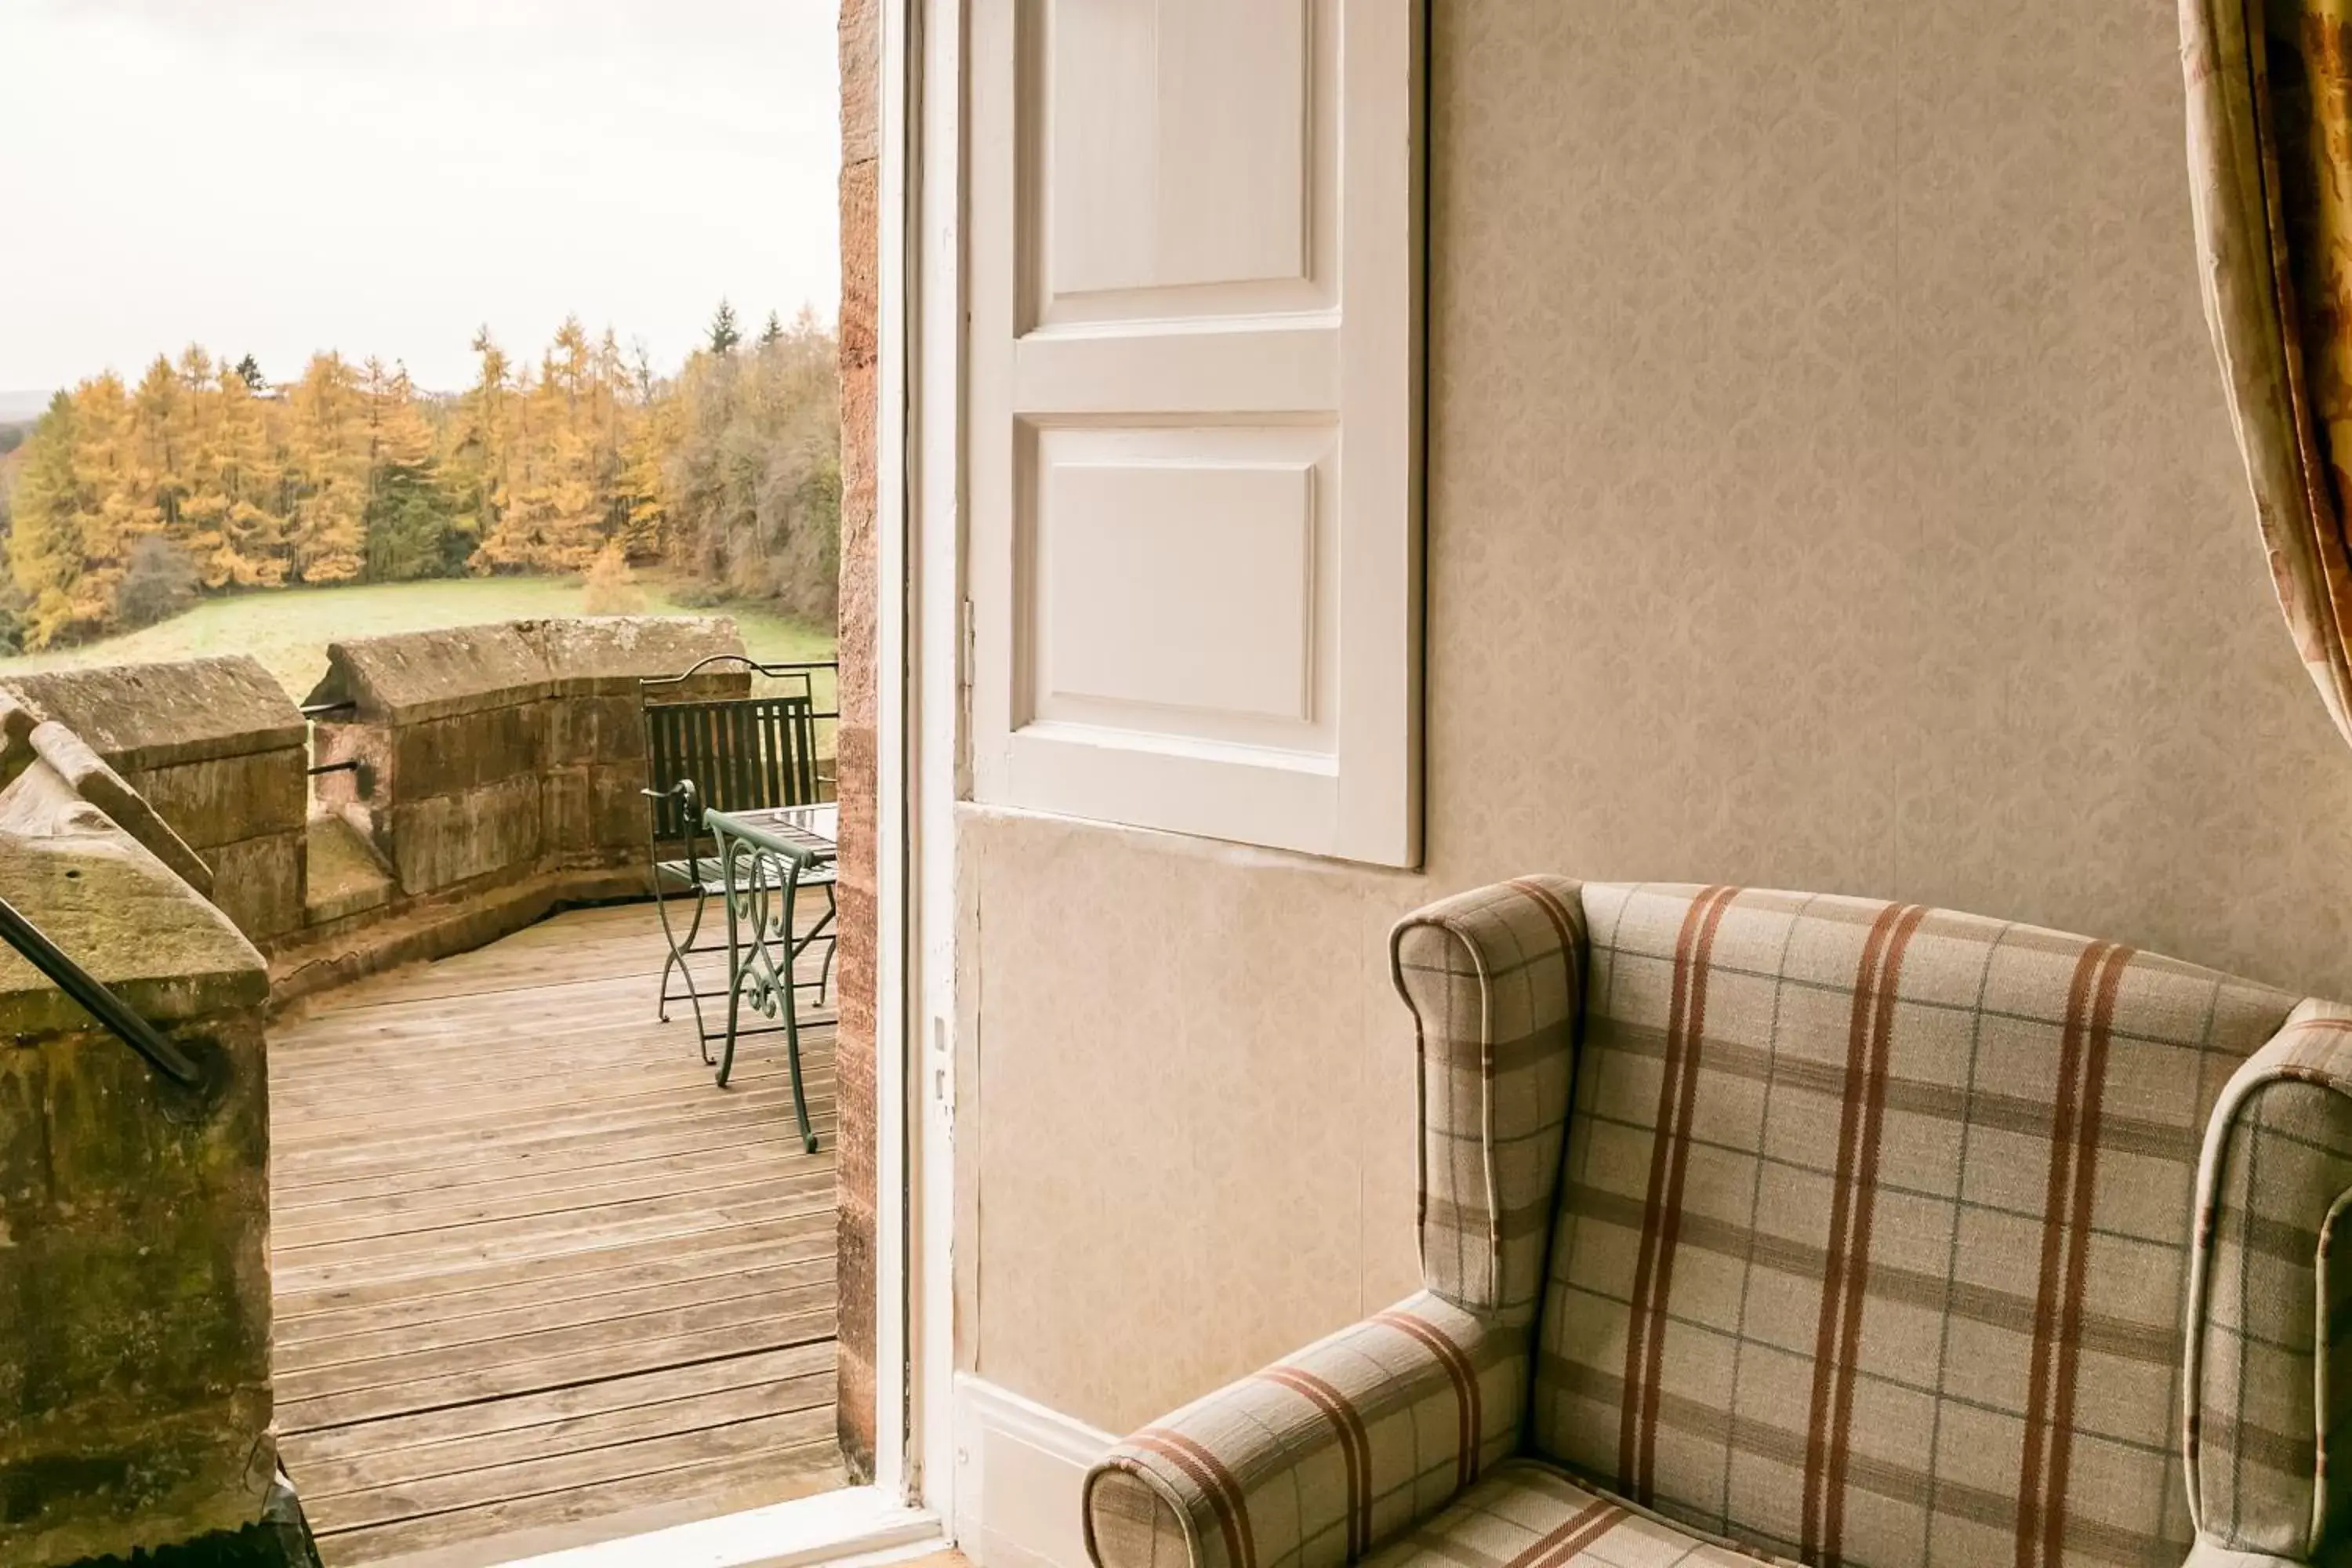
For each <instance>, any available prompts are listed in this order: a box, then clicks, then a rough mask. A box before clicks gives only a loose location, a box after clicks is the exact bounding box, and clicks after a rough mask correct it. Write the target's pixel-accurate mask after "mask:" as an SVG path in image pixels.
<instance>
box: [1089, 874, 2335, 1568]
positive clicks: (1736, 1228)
mask: <svg viewBox="0 0 2352 1568" xmlns="http://www.w3.org/2000/svg"><path fill="white" fill-rule="evenodd" d="M1394 955H1395V960H1396V973H1397V983H1398V985H1399V988H1400V989H1401V990H1402V992H1403V993H1404V994H1405V997H1406V999H1407V1001H1408V1002H1409V1003H1410V1004H1411V1005H1412V1009H1413V1012H1414V1015H1415V1016H1416V1018H1417V1020H1418V1021H1419V1024H1420V1026H1421V1040H1422V1059H1423V1075H1422V1076H1423V1089H1422V1093H1423V1105H1422V1115H1423V1132H1422V1137H1423V1143H1422V1157H1423V1206H1422V1218H1421V1231H1422V1245H1423V1267H1424V1272H1425V1274H1426V1277H1427V1280H1428V1283H1429V1287H1430V1292H1431V1293H1430V1294H1426V1295H1423V1296H1422V1297H1417V1298H1415V1301H1416V1302H1417V1303H1419V1307H1418V1315H1421V1316H1424V1317H1427V1318H1428V1319H1429V1320H1430V1321H1431V1323H1432V1324H1433V1325H1434V1324H1437V1323H1439V1322H1441V1321H1443V1322H1444V1323H1446V1324H1451V1325H1452V1326H1453V1332H1454V1335H1458V1336H1459V1337H1454V1338H1453V1342H1454V1344H1455V1345H1456V1346H1457V1347H1458V1348H1460V1349H1462V1350H1463V1351H1464V1352H1465V1353H1466V1354H1469V1355H1471V1356H1472V1359H1473V1363H1474V1364H1475V1365H1476V1366H1479V1367H1481V1368H1484V1369H1486V1375H1485V1376H1483V1377H1481V1378H1479V1379H1478V1380H1477V1386H1478V1387H1479V1388H1480V1390H1481V1391H1482V1393H1481V1397H1482V1400H1483V1402H1484V1403H1483V1404H1482V1405H1481V1406H1480V1411H1479V1414H1477V1415H1475V1416H1473V1415H1465V1414H1464V1408H1463V1405H1462V1404H1461V1397H1460V1388H1461V1378H1460V1374H1459V1373H1458V1372H1455V1373H1451V1375H1452V1377H1453V1380H1454V1390H1453V1392H1452V1393H1451V1394H1447V1395H1445V1396H1440V1393H1439V1391H1440V1389H1441V1387H1442V1385H1441V1384H1439V1383H1438V1381H1437V1379H1436V1377H1435V1376H1433V1372H1434V1371H1437V1370H1441V1369H1439V1366H1438V1363H1439V1362H1441V1361H1445V1360H1447V1359H1448V1358H1445V1357H1443V1356H1442V1355H1440V1356H1438V1357H1437V1358H1436V1359H1435V1360H1427V1361H1424V1360H1420V1359H1418V1358H1417V1357H1415V1359H1414V1361H1413V1364H1412V1367H1408V1368H1400V1369H1398V1370H1397V1371H1395V1372H1394V1373H1386V1372H1373V1371H1370V1370H1369V1369H1368V1368H1360V1369H1359V1379H1358V1381H1354V1382H1348V1383H1345V1384H1344V1387H1342V1386H1341V1380H1340V1379H1339V1378H1338V1377H1337V1376H1336V1375H1335V1373H1334V1372H1333V1370H1331V1369H1332V1368H1333V1367H1336V1366H1337V1365H1338V1364H1339V1363H1325V1362H1324V1361H1323V1360H1322V1359H1321V1358H1323V1357H1325V1356H1327V1355H1328V1354H1330V1353H1331V1350H1332V1347H1335V1346H1342V1345H1347V1344H1349V1343H1350V1342H1352V1339H1353V1336H1357V1335H1361V1334H1364V1333H1367V1332H1368V1331H1369V1328H1368V1327H1364V1326H1360V1327H1359V1328H1358V1329H1354V1330H1350V1331H1348V1332H1347V1333H1346V1334H1343V1335H1341V1336H1339V1337H1338V1338H1336V1339H1334V1340H1331V1341H1327V1342H1325V1343H1324V1345H1322V1346H1318V1347H1317V1349H1316V1350H1315V1351H1313V1352H1308V1353H1307V1357H1305V1358H1302V1359H1301V1361H1299V1362H1297V1363H1285V1364H1286V1366H1289V1367H1296V1368H1298V1369H1301V1370H1303V1371H1305V1372H1307V1373H1310V1374H1312V1376H1313V1377H1315V1378H1320V1379H1321V1380H1322V1382H1323V1383H1324V1384H1331V1385H1333V1386H1332V1387H1331V1388H1329V1389H1326V1388H1324V1387H1322V1386H1320V1385H1319V1384H1316V1383H1314V1382H1313V1381H1312V1380H1311V1379H1309V1380H1307V1381H1302V1380H1300V1379H1299V1378H1297V1377H1286V1376H1284V1375H1282V1373H1283V1369H1282V1368H1277V1369H1275V1370H1274V1371H1272V1372H1270V1373H1266V1374H1262V1375H1261V1377H1260V1378H1258V1379H1253V1380H1247V1381H1245V1382H1244V1383H1242V1384H1235V1385H1234V1386H1233V1387H1232V1388H1229V1389H1226V1390H1223V1391H1222V1392H1220V1393H1219V1394H1213V1395H1211V1396H1210V1397H1209V1398H1208V1399H1206V1400H1203V1401H1202V1402H1201V1403H1199V1404H1197V1405H1192V1406H1191V1407H1189V1408H1188V1409H1187V1410H1186V1411H1184V1412H1181V1413H1180V1414H1179V1415H1177V1416H1175V1417H1171V1419H1170V1421H1169V1422H1167V1423H1163V1424H1162V1425H1161V1426H1156V1427H1152V1428H1148V1429H1147V1430H1146V1431H1145V1432H1144V1433H1141V1434H1139V1435H1138V1436H1137V1437H1136V1438H1135V1439H1134V1440H1132V1441H1131V1442H1130V1443H1129V1445H1126V1446H1123V1447H1121V1448H1120V1449H1119V1450H1118V1452H1117V1453H1115V1454H1114V1455H1113V1457H1112V1458H1111V1459H1110V1460H1109V1461H1108V1462H1107V1465H1106V1466H1105V1467H1104V1468H1101V1469H1100V1470H1098V1471H1097V1474H1096V1475H1095V1476H1094V1477H1093V1478H1091V1479H1090V1482H1089V1492H1088V1515H1089V1517H1088V1529H1089V1542H1090V1545H1091V1546H1092V1548H1093V1550H1094V1552H1095V1556H1096V1561H1097V1563H1103V1564H1107V1565H1108V1564H1118V1565H1121V1568H1124V1565H1127V1564H1142V1563H1171V1564H1173V1563H1187V1564H1222V1565H1231V1568H1245V1565H1249V1564H1255V1563H1260V1562H1265V1563H1292V1562H1297V1563H1318V1564H1320V1563H1339V1562H1342V1561H1354V1560H1357V1559H1360V1558H1363V1557H1366V1556H1368V1555H1370V1554H1371V1553H1372V1552H1375V1551H1376V1550H1379V1549H1380V1548H1381V1546H1382V1543H1383V1542H1386V1543H1388V1544H1387V1545H1386V1549H1385V1550H1381V1551H1379V1556H1380V1561H1381V1563H1382V1564H1383V1565H1384V1568H1394V1565H1397V1564H1402V1563H1423V1562H1427V1563H1452V1564H1454V1565H1456V1568H1568V1565H1569V1564H1571V1563H1586V1562H1587V1561H1588V1560H1589V1561H1590V1562H1591V1563H1594V1564H1600V1565H1605V1568H1672V1565H1675V1564H1678V1563H1681V1562H1683V1561H1684V1560H1685V1558H1694V1559H1706V1561H1708V1562H1709V1563H1718V1564H1722V1565H1724V1568H1729V1565H1730V1564H1734V1563H1739V1562H1741V1561H1744V1560H1745V1559H1744V1558H1743V1556H1742V1553H1743V1552H1746V1553H1750V1554H1756V1555H1770V1556H1780V1557H1787V1558H1793V1559H1797V1560H1800V1561H1801V1562H1804V1563H1811V1564H1817V1565H1822V1568H1846V1565H1851V1568H1913V1565H1919V1564H1936V1563H1945V1564H1958V1565H1965V1568H1974V1565H1976V1564H2003V1565H2009V1564H2013V1565H2014V1568H2069V1565H2070V1564H2108V1565H2114V1568H2142V1565H2146V1568H2158V1565H2161V1568H2173V1565H2175V1564H2177V1563H2180V1562H2181V1561H2182V1559H2183V1557H2184V1556H2185V1555H2187V1554H2189V1551H2190V1548H2191V1544H2192V1542H2194V1545H2195V1550H2196V1554H2197V1559H2198V1560H2200V1561H2211V1562H2214V1563H2220V1562H2223V1561H2244V1560H2243V1559H2232V1558H2231V1556H2230V1554H2231V1552H2259V1553H2266V1554H2271V1555H2273V1556H2274V1557H2279V1558H2286V1559H2290V1560H2296V1561H2309V1562H2321V1561H2328V1560H2330V1559H2331V1558H2332V1556H2333V1555H2334V1554H2336V1553H2339V1552H2341V1551H2343V1550H2344V1548H2345V1546H2346V1544H2347V1542H2352V1505H2347V1497H2346V1493H2347V1489H2352V1456H2346V1455H2342V1454H2339V1453H2337V1452H2336V1434H2337V1433H2338V1432H2352V1267H2343V1266H2339V1267H2337V1268H2334V1269H2332V1270H2331V1268H2330V1266H2329V1262H2328V1258H2329V1252H2330V1249H2331V1247H2332V1245H2333V1243H2334V1242H2335V1240H2336V1234H2337V1232H2338V1231H2339V1230H2342V1229H2343V1228H2344V1226H2343V1225H2342V1223H2341V1219H2340V1216H2341V1215H2343V1213H2344V1212H2345V1210H2346V1209H2347V1208H2352V1010H2346V1009H2338V1008H2333V1007H2328V1006H2325V1005H2319V1004H2315V1003H2306V1004H2305V1005H2303V1006H2302V1007H2301V1008H2300V1009H2296V1008H2295V1004H2294V998H2293V997H2292V996H2289V995H2287V994H2284V993H2283V992H2279V991H2275V990H2272V989H2269V988H2266V987H2263V986H2260V985H2254V984H2248V983H2246V982H2242V981H2238V980H2233V979H2231V978H2230V977H2228V976H2225V975H2221V974H2217V973H2212V972H2210V971H2207V970H2202V969H2197V968H2193V967H2191V966H2189V965H2187V964H2181V963H2174V962H2172V961H2169V960H2167V959H2161V958H2155V957H2151V956H2149V955H2147V954H2143V953H2138V952H2133V951H2131V950H2130V949H2127V948H2124V947H2119V946H2117V945H2116V944H2114V943H2111V942H2090V941H2086V940H2084V939H2083V938H2080V937H2072V936H2064V935H2061V934H2059V933H2057V932H2053V931H2042V930H2038V929H2035V928H2032V927H2026V926H2018V925H2010V924H2004V923H2001V922H1999V921H1987V920H1980V919H1977V918H1975V917H1972V916H1967V915H1958V914H1952V913H1949V912H1946V911H1942V910H1928V909H1925V908H1922V907H1919V906H1916V905H1893V904H1885V903H1877V902H1870V901H1864V900H1853V899H1840V898H1825V897H1812V896H1808V895H1804V894H1797V893H1779V892H1760V891H1753V890H1741V889H1732V888H1722V887H1717V888H1688V887H1659V886H1638V887H1636V886H1623V885H1608V884H1598V883H1594V884H1585V885H1583V886H1581V887H1579V886H1578V885H1577V884H1574V883H1570V882H1566V881H1562V880H1559V879H1549V878H1544V879H1521V880H1520V881H1517V882H1515V883H1510V884H1505V885H1501V886H1497V887H1495V888H1490V889H1482V890H1480V891H1478V892H1475V893H1471V894H1465V895H1464V896H1463V897H1461V898H1458V899H1453V900H1446V901H1445V902H1444V903H1443V904H1439V905H1435V906H1433V907H1432V908H1431V909H1430V910H1425V911H1423V913H1421V914H1419V915H1416V916H1414V917H1412V919H1409V920H1408V921H1406V922H1405V923H1404V924H1403V925H1402V926H1401V927H1400V928H1399V931H1398V933H1397V936H1396V939H1395V944H1394ZM2291 1010H2292V1011H2293V1014H2294V1016H2293V1019H2292V1022H2290V1019H2289V1014H2290V1011H2291ZM2283 1026H2284V1032H2282V1029H2283ZM2265 1042H2268V1044H2265ZM2257 1053H2259V1054H2257ZM1570 1100H1572V1105H1571V1104H1570ZM2209 1123H2210V1129H2209ZM1563 1137H1564V1139H1565V1147H1564V1151H1563ZM1555 1160H1558V1162H1559V1165H1558V1173H1557V1174H1555V1173H1554V1168H1553V1165H1552V1162H1553V1161H1555ZM1544 1215H1550V1216H1551V1225H1550V1226H1549V1236H1547V1235H1546V1234H1545V1230H1546V1227H1545V1226H1543V1225H1542V1224H1539V1223H1535V1222H1536V1221H1537V1220H1539V1219H1540V1218H1541V1217H1542V1216H1544ZM1547 1257H1548V1258H1549V1274H1548V1277H1547V1278H1545V1279H1544V1280H1543V1284H1542V1289H1541V1292H1540V1300H1539V1302H1537V1303H1535V1305H1537V1306H1538V1307H1539V1309H1540V1310H1539V1314H1538V1322H1537V1324H1536V1326H1535V1329H1534V1347H1533V1388H1532V1394H1531V1395H1530V1396H1529V1397H1528V1402H1527V1413H1526V1422H1525V1425H1524V1427H1523V1428H1522V1429H1519V1430H1518V1431H1517V1432H1516V1433H1514V1432H1513V1431H1511V1430H1509V1429H1507V1426H1498V1425H1496V1423H1497V1422H1498V1421H1505V1420H1506V1419H1507V1418H1506V1417H1505V1416H1504V1415H1502V1413H1503V1412H1504V1411H1506V1410H1508V1409H1512V1408H1515V1405H1514V1401H1515V1400H1516V1397H1517V1389H1518V1387H1519V1386H1520V1385H1519V1384H1517V1383H1516V1382H1514V1381H1513V1380H1514V1379H1515V1378H1517V1376H1518V1375H1519V1373H1520V1363H1519V1361H1518V1358H1519V1356H1520V1354H1521V1352H1520V1350H1519V1348H1518V1346H1519V1343H1520V1342H1519V1340H1518V1339H1517V1334H1518V1333H1519V1332H1520V1331H1519V1330H1518V1329H1517V1328H1516V1327H1515V1326H1513V1327H1505V1326H1504V1325H1517V1324H1518V1323H1520V1322H1522V1321H1525V1318H1526V1315H1527V1313H1528V1310H1529V1308H1530V1303H1529V1300H1528V1295H1529V1291H1530V1289H1531V1288H1532V1287H1531V1285H1530V1281H1531V1280H1533V1279H1535V1278H1536V1277H1537V1274H1538V1271H1540V1270H1543V1269H1544V1268H1546V1264H1545V1259H1546V1258H1547ZM2192 1258H2194V1261H2195V1267H2194V1268H2192V1267H2191V1261H2192ZM2184 1298H2185V1299H2186V1300H2187V1301H2188V1309H2189V1314H2188V1321H2189V1332H2188V1337H2187V1343H2186V1345H2185V1346H2184V1343H2183V1332H2182V1327H2181V1324H2182V1311H2181V1308H2182V1302H2183V1300H2184ZM1457 1309H1467V1310H1457ZM1377 1321H1378V1320H1375V1322H1377ZM1472 1342H1475V1343H1476V1344H1477V1345H1478V1346H1479V1347H1480V1348H1479V1349H1478V1350H1476V1351H1475V1352H1474V1351H1472V1350H1471V1348H1470V1347H1471V1343H1472ZM1423 1348H1424V1349H1426V1348H1428V1347H1427V1346H1426V1345H1425V1344H1424V1345H1423ZM2184 1350H2185V1351H2186V1352H2187V1363H2186V1364H2187V1367H2188V1379H2187V1381H2188V1387H2189V1393H2190V1409H2189V1418H2188V1422H2187V1442H2186V1448H2187V1458H2188V1476H2189V1479H2188V1485H2187V1486H2186V1487H2184V1485H2183V1483H2182V1469H2181V1458H2182V1451H2183V1442H2182V1424H2181V1419H2180V1416H2179V1407H2180V1406H2179V1401H2180V1397H2181V1394H2180V1388H2181V1368H2182V1366H2183V1364H2184ZM1391 1377H1393V1378H1394V1379H1395V1380H1396V1382H1395V1385H1394V1386H1390V1385H1389V1380H1390V1379H1391ZM1415 1377H1418V1378H1419V1380H1420V1381H1418V1382H1413V1381H1412V1379H1413V1378H1415ZM1335 1393H1337V1394H1340V1395H1342V1396H1341V1397H1336V1398H1335V1397H1333V1394H1335ZM1449 1398H1450V1399H1451V1400H1452V1401H1453V1403H1451V1404H1449V1403H1448V1399H1449ZM1284 1400H1287V1401H1288V1403H1283V1401H1284ZM1366 1410H1378V1411H1381V1412H1383V1413H1385V1416H1386V1418H1387V1420H1388V1425H1387V1426H1386V1427H1385V1430H1387V1431H1388V1432H1389V1433H1390V1434H1391V1436H1389V1437H1387V1438H1386V1439H1377V1438H1375V1437H1373V1436H1370V1427H1369V1426H1367V1425H1365V1423H1364V1422H1363V1421H1362V1420H1361V1419H1360V1415H1355V1414H1351V1413H1360V1412H1363V1411H1366ZM1449 1420H1450V1421H1452V1422H1453V1423H1454V1427H1455V1428H1456V1429H1459V1428H1460V1427H1461V1426H1462V1424H1463V1423H1465V1422H1467V1423H1468V1424H1469V1426H1470V1427H1471V1428H1473V1429H1475V1431H1476V1432H1478V1433H1479V1434H1480V1435H1481V1438H1480V1441H1479V1443H1478V1445H1477V1447H1478V1450H1479V1456H1480V1458H1479V1462H1480V1463H1481V1464H1483V1465H1488V1466H1491V1465H1492V1464H1493V1461H1494V1460H1496V1458H1500V1457H1501V1456H1502V1455H1504V1454H1505V1453H1507V1452H1511V1451H1514V1450H1516V1452H1517V1453H1518V1454H1519V1455H1521V1456H1524V1457H1525V1458H1523V1459H1522V1460H1521V1461H1519V1462H1514V1463H1511V1464H1507V1465H1503V1466H1501V1467H1500V1468H1492V1469H1491V1473H1489V1474H1488V1475H1487V1477H1486V1479H1485V1480H1484V1481H1483V1482H1479V1483H1477V1484H1475V1485H1474V1484H1472V1475H1471V1472H1470V1469H1469V1468H1466V1467H1465V1466H1463V1465H1461V1464H1460V1463H1459V1462H1458V1459H1457V1463H1456V1464H1455V1465H1454V1466H1453V1467H1451V1468H1449V1467H1448V1466H1447V1464H1446V1463H1445V1462H1444V1455H1445V1454H1448V1453H1450V1454H1453V1455H1455V1456H1457V1457H1458V1456H1459V1454H1460V1453H1461V1451H1462V1446H1461V1441H1460V1440H1458V1439H1457V1441H1456V1444H1455V1447H1453V1448H1451V1449H1443V1450H1440V1451H1433V1450H1432V1449H1431V1448H1430V1447H1429V1446H1428V1445H1429V1443H1430V1441H1431V1435H1432V1434H1433V1433H1436V1434H1440V1435H1441V1436H1442V1434H1443V1433H1444V1431H1445V1430H1446V1429H1447V1423H1448V1421H1449ZM1408 1437H1409V1438H1410V1440H1408ZM1375 1455H1385V1456H1386V1458H1375V1457H1374V1456H1375ZM1526 1459H1542V1460H1549V1461H1557V1462H1558V1463H1559V1464H1560V1465H1562V1466H1563V1467H1564V1468H1566V1470H1567V1471H1569V1472H1571V1473H1573V1474H1574V1475H1575V1476H1576V1477H1578V1478H1579V1479H1578V1481H1576V1482H1574V1483H1571V1482H1570V1480H1568V1479H1564V1478H1563V1476H1562V1475H1561V1474H1559V1473H1555V1472H1553V1471H1551V1470H1549V1468H1546V1466H1544V1465H1542V1464H1538V1463H1529V1462H1526ZM1407 1477H1410V1478H1411V1479H1403V1478H1407ZM1591 1488H1599V1489H1600V1490H1592V1489H1591ZM1368 1499H1369V1500H1370V1501H1369V1502H1367V1500H1368ZM1664 1521H1672V1522H1671V1523H1669V1522H1664ZM1683 1527H1687V1529H1689V1530H1690V1531H1696V1532H1699V1533H1698V1534H1696V1535H1694V1534H1685V1533H1684V1528H1683ZM1702 1538H1704V1539H1702ZM1733 1542H1737V1543H1738V1544H1737V1546H1736V1547H1735V1546H1734V1545H1733V1544H1731V1543H1733Z"/></svg>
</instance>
